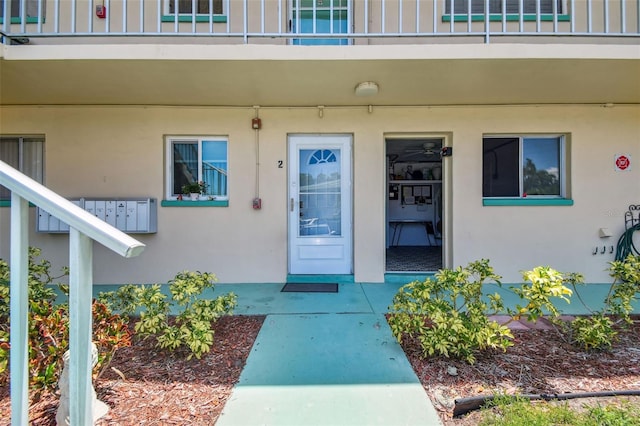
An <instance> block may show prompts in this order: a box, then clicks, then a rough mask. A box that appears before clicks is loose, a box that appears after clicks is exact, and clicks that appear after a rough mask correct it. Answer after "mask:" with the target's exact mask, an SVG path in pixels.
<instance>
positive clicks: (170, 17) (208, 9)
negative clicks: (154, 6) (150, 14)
mask: <svg viewBox="0 0 640 426" xmlns="http://www.w3.org/2000/svg"><path fill="white" fill-rule="evenodd" d="M226 1H228V0H164V9H163V16H162V21H163V22H175V19H176V14H177V15H178V21H180V22H191V21H192V20H193V19H194V17H195V20H196V22H209V21H210V20H211V21H213V22H226V16H225V3H226ZM194 6H195V10H194Z"/></svg>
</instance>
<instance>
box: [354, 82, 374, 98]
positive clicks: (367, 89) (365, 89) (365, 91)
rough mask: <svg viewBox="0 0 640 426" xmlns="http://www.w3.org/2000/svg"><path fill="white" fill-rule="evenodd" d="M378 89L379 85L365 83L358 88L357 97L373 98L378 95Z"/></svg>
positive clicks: (356, 90)
mask: <svg viewBox="0 0 640 426" xmlns="http://www.w3.org/2000/svg"><path fill="white" fill-rule="evenodd" d="M378 89H379V87H378V83H375V82H373V81H364V82H362V83H359V84H358V85H357V86H356V88H355V93H356V96H373V95H377V94H378Z"/></svg>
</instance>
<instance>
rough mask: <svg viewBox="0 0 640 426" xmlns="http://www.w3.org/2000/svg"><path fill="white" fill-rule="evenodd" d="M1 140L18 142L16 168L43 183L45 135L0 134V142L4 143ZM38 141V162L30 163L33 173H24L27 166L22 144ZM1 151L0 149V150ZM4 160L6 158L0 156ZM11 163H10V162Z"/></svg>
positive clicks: (3, 199) (0, 199)
mask: <svg viewBox="0 0 640 426" xmlns="http://www.w3.org/2000/svg"><path fill="white" fill-rule="evenodd" d="M3 140H9V141H10V142H15V141H17V142H18V167H16V169H17V170H18V171H20V172H22V173H24V174H26V175H27V176H29V177H30V178H32V179H34V180H35V181H37V182H39V183H42V184H44V163H45V161H44V154H45V137H44V136H43V135H28V136H27V135H20V136H18V135H0V144H2V143H6V142H3ZM31 140H33V141H34V142H38V143H39V144H40V151H39V152H38V155H37V159H39V163H40V164H37V163H36V164H31V165H30V167H29V168H30V169H33V170H35V174H34V173H26V172H25V171H26V169H27V166H26V165H25V161H27V160H26V158H25V153H24V144H28V143H34V142H32V141H31ZM0 152H1V151H0ZM0 160H3V161H4V162H6V159H3V158H0ZM10 165H11V164H10ZM10 199H11V197H10V196H9V197H8V198H0V201H8V200H10Z"/></svg>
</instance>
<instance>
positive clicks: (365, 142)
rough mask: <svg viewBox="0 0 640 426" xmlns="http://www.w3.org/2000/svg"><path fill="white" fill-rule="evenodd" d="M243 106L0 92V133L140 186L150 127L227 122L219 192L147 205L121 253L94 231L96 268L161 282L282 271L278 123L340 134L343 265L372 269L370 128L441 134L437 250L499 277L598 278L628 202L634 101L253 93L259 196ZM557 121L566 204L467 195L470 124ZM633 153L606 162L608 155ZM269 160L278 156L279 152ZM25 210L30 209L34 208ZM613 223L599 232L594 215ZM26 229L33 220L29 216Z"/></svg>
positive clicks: (106, 193)
mask: <svg viewBox="0 0 640 426" xmlns="http://www.w3.org/2000/svg"><path fill="white" fill-rule="evenodd" d="M253 115H254V110H253V109H252V108H236V109H223V108H208V107H116V106H114V107H55V106H48V107H0V116H1V118H0V134H3V135H7V134H43V135H45V137H46V144H45V149H46V153H45V158H46V171H45V175H46V184H47V186H49V187H50V188H52V189H54V190H56V191H58V192H59V193H61V194H62V195H64V196H66V197H70V198H71V197H79V196H85V197H116V196H118V197H154V198H157V199H158V200H159V201H160V200H162V198H163V193H164V189H163V186H164V153H165V149H164V135H226V136H228V138H229V174H230V178H229V206H228V207H216V208H213V207H211V208H181V207H158V232H157V233H156V234H150V235H138V236H136V237H137V238H139V239H140V240H141V241H142V242H144V243H145V244H147V249H146V250H145V251H144V253H143V254H142V255H141V256H140V257H138V258H135V259H122V258H119V257H118V256H117V255H115V254H111V253H109V252H107V250H105V249H103V248H101V247H96V249H95V254H94V259H95V273H94V281H95V282H96V283H128V282H138V283H149V282H166V281H167V280H169V279H170V278H172V277H173V276H174V275H175V273H176V272H178V271H180V270H183V269H190V270H202V271H210V272H214V273H216V274H217V275H218V277H219V280H220V282H225V283H234V282H282V281H284V280H285V279H286V275H287V207H288V202H287V169H286V166H287V134H289V133H348V134H352V135H353V138H354V146H353V156H354V161H353V162H354V167H353V178H354V185H353V187H354V201H353V205H354V218H355V219H354V226H353V230H354V271H355V280H356V281H362V282H381V281H383V278H384V254H385V235H384V229H385V202H386V196H387V188H386V187H385V186H386V181H385V179H386V168H385V149H384V136H385V134H394V135H397V134H403V133H406V134H438V135H448V141H447V143H448V144H449V145H450V146H452V147H454V155H453V157H451V158H449V159H447V160H446V162H445V170H444V174H445V176H446V177H447V180H446V181H445V186H446V187H447V188H448V194H449V196H448V197H447V200H446V201H447V202H448V205H447V214H448V216H447V217H446V220H445V222H448V223H446V228H447V230H448V234H447V235H446V249H447V251H448V257H447V260H448V262H449V266H457V265H461V264H466V263H467V262H469V261H472V260H476V259H480V258H489V259H491V262H492V264H493V265H494V267H495V269H496V271H497V272H498V273H499V274H501V275H503V276H504V281H505V282H514V281H519V279H520V273H519V271H521V270H524V269H529V268H532V267H534V266H536V265H550V266H553V267H555V268H557V269H560V270H562V271H566V272H580V273H583V274H584V275H585V277H586V279H587V281H588V282H609V278H608V275H607V274H606V271H605V270H606V268H607V262H608V261H610V260H612V259H613V255H611V254H605V255H600V254H598V255H592V251H593V249H594V248H595V247H596V246H603V245H605V246H607V248H608V247H610V246H612V245H613V246H615V244H616V242H617V239H618V237H619V236H620V234H621V232H622V231H623V229H624V222H623V215H624V212H625V211H626V210H627V208H628V206H629V205H630V204H638V203H640V164H639V163H638V162H639V161H640V106H624V105H616V106H615V107H613V108H604V107H601V106H511V107H504V106H485V107H431V108H427V107H406V108H402V107H374V108H373V112H372V113H369V112H368V111H367V108H366V107H354V108H325V110H324V114H323V117H322V118H321V117H320V116H319V114H318V110H317V109H316V108H306V109H305V108H289V109H288V108H272V109H271V108H261V109H260V117H261V119H262V124H263V128H262V130H261V131H260V175H259V178H260V196H261V198H262V200H263V208H262V210H259V211H256V210H253V209H252V207H251V200H252V198H253V197H254V193H255V188H254V185H255V170H256V167H255V166H256V164H255V163H256V155H255V149H254V146H255V137H254V136H255V135H254V131H253V130H251V127H250V121H251V118H252V117H253ZM530 132H531V133H538V132H539V133H556V132H557V133H566V134H567V135H568V139H569V140H570V150H569V152H570V157H571V158H570V171H569V174H570V179H571V182H570V186H569V188H570V197H571V198H572V199H573V200H574V205H573V206H540V207H534V206H526V207H525V206H510V207H483V206H482V173H481V170H482V135H483V134H485V133H492V134H495V133H530ZM616 153H625V154H628V155H630V156H631V157H632V159H633V160H634V161H635V163H633V164H632V170H631V171H627V172H617V171H615V170H614V164H613V158H614V154H616ZM280 160H282V161H284V167H283V168H278V161H280ZM33 214H34V213H32V216H33ZM605 227H606V228H609V229H610V230H611V231H612V232H613V235H614V236H613V237H611V238H608V239H601V238H599V236H598V230H599V229H600V228H605ZM32 229H35V225H34V226H32ZM8 240H9V208H6V207H0V258H8V256H9V254H8ZM67 241H68V236H66V235H49V234H36V233H35V231H34V232H33V235H32V240H31V244H32V245H36V246H39V247H42V248H43V250H44V254H45V257H46V258H47V259H50V260H51V261H52V262H53V264H54V268H57V267H59V266H61V265H67V264H68V254H67Z"/></svg>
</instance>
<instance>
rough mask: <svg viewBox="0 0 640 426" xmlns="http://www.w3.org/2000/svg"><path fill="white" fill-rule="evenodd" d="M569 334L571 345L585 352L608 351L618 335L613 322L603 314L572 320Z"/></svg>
mask: <svg viewBox="0 0 640 426" xmlns="http://www.w3.org/2000/svg"><path fill="white" fill-rule="evenodd" d="M571 333H572V335H573V343H574V344H575V345H577V346H578V347H580V348H582V349H584V350H586V351H592V350H607V349H610V348H611V347H612V346H613V343H614V341H615V338H616V336H617V334H618V333H617V332H616V331H615V329H614V328H613V321H611V319H610V318H609V317H608V316H606V315H604V314H603V313H597V314H595V315H593V316H590V317H578V318H576V319H574V320H573V321H571Z"/></svg>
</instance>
